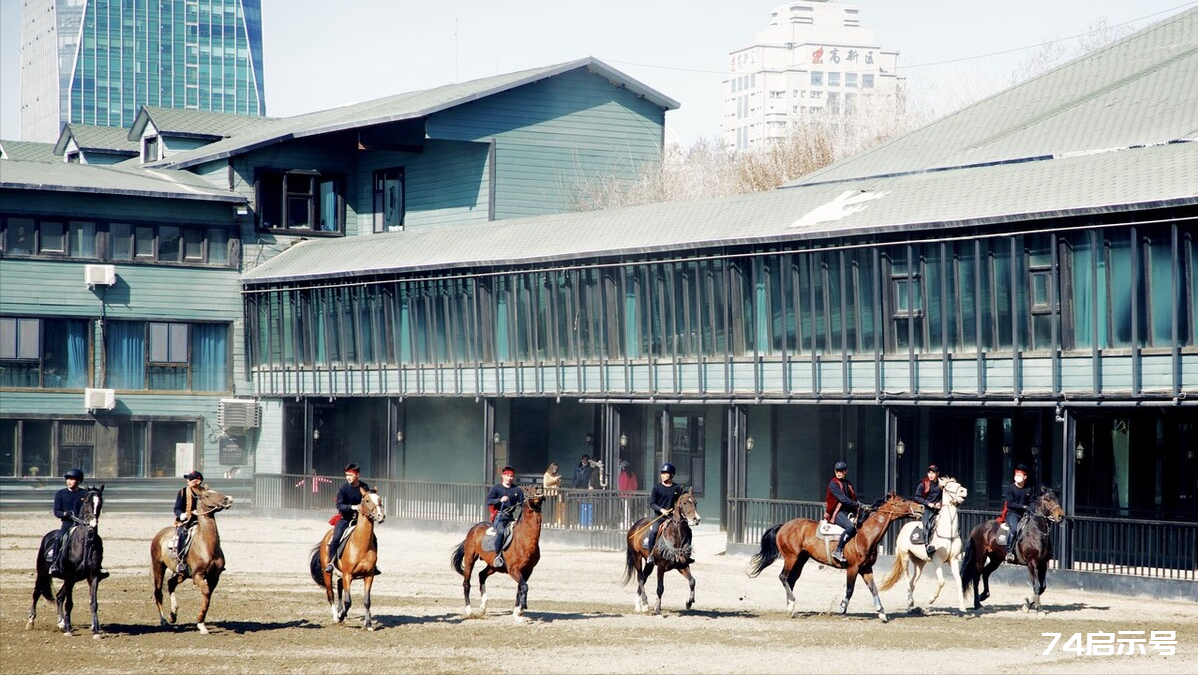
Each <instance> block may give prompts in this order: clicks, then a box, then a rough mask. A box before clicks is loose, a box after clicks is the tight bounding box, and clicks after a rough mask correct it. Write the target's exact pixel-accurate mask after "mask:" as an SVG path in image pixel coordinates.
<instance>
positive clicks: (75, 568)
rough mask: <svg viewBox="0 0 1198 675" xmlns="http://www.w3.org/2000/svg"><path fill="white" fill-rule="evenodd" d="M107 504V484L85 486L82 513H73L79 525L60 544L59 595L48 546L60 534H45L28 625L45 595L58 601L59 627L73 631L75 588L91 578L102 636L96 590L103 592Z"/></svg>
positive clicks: (95, 629)
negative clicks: (103, 531)
mask: <svg viewBox="0 0 1198 675" xmlns="http://www.w3.org/2000/svg"><path fill="white" fill-rule="evenodd" d="M103 506H104V486H103V485H101V486H100V487H98V488H95V487H89V488H84V495H83V501H82V502H80V506H79V515H78V516H72V519H73V520H74V521H75V526H74V527H73V528H71V529H70V530H67V533H66V534H65V535H63V538H62V541H61V542H59V544H58V556H59V561H60V562H61V563H62V565H61V569H62V573H61V577H62V586H61V587H59V589H58V594H57V597H56V596H54V595H51V593H52V591H53V590H54V588H53V586H52V585H51V582H50V563H48V562H46V547H47V546H49V545H50V541H51V540H52V539H53V538H54V537H57V536H58V531H54V532H47V533H46V536H44V537H42V544H41V546H40V547H38V549H37V560H36V561H35V563H34V567H35V568H36V570H37V577H36V580H35V581H34V583H33V604H31V605H30V606H29V621H28V622H27V623H26V624H25V627H26V628H33V620H34V619H35V618H37V601H38V599H39V598H45V599H46V600H48V601H51V602H55V603H56V605H57V608H58V627H59V628H60V629H62V634H63V635H70V634H71V610H72V609H74V607H75V601H74V588H75V584H76V583H78V582H80V581H84V580H86V581H87V584H88V586H89V587H90V589H91V610H92V637H93V638H96V639H97V640H98V639H99V638H100V615H99V609H98V605H97V602H98V601H97V599H96V594H97V593H98V592H99V588H100V581H102V580H103V579H104V576H106V575H103V576H102V575H101V573H100V563H101V562H102V561H103V559H104V540H102V539H100V533H99V527H100V509H102V508H103Z"/></svg>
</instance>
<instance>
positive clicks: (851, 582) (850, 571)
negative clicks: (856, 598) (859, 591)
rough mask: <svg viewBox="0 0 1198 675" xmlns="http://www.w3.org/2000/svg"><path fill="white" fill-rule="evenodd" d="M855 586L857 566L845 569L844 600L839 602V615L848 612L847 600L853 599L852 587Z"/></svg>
mask: <svg viewBox="0 0 1198 675" xmlns="http://www.w3.org/2000/svg"><path fill="white" fill-rule="evenodd" d="M856 585H857V566H856V565H852V566H850V567H847V568H845V573H844V600H841V601H840V613H841V614H846V613H848V611H849V600H851V599H852V597H853V587H854V586H856Z"/></svg>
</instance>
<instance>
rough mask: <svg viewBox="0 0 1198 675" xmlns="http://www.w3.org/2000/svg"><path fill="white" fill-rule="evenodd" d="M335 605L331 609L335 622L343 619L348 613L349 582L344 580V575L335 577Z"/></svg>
mask: <svg viewBox="0 0 1198 675" xmlns="http://www.w3.org/2000/svg"><path fill="white" fill-rule="evenodd" d="M335 583H336V584H337V607H336V608H335V609H334V611H333V620H334V621H336V622H337V623H341V622H342V621H345V615H346V614H349V582H348V581H346V579H345V575H342V576H339V577H337V580H336V582H335Z"/></svg>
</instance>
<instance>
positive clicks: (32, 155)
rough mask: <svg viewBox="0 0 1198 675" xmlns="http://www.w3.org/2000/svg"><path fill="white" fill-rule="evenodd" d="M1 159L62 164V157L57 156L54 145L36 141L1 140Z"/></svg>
mask: <svg viewBox="0 0 1198 675" xmlns="http://www.w3.org/2000/svg"><path fill="white" fill-rule="evenodd" d="M0 158H2V159H12V160H17V161H22V162H59V163H61V162H62V155H59V154H55V152H54V144H53V143H37V142H34V141H2V140H0Z"/></svg>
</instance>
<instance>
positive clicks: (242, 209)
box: [233, 204, 250, 216]
mask: <svg viewBox="0 0 1198 675" xmlns="http://www.w3.org/2000/svg"><path fill="white" fill-rule="evenodd" d="M233 213H236V214H237V215H239V216H248V215H250V207H248V206H246V205H245V204H238V205H237V206H235V207H233Z"/></svg>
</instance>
